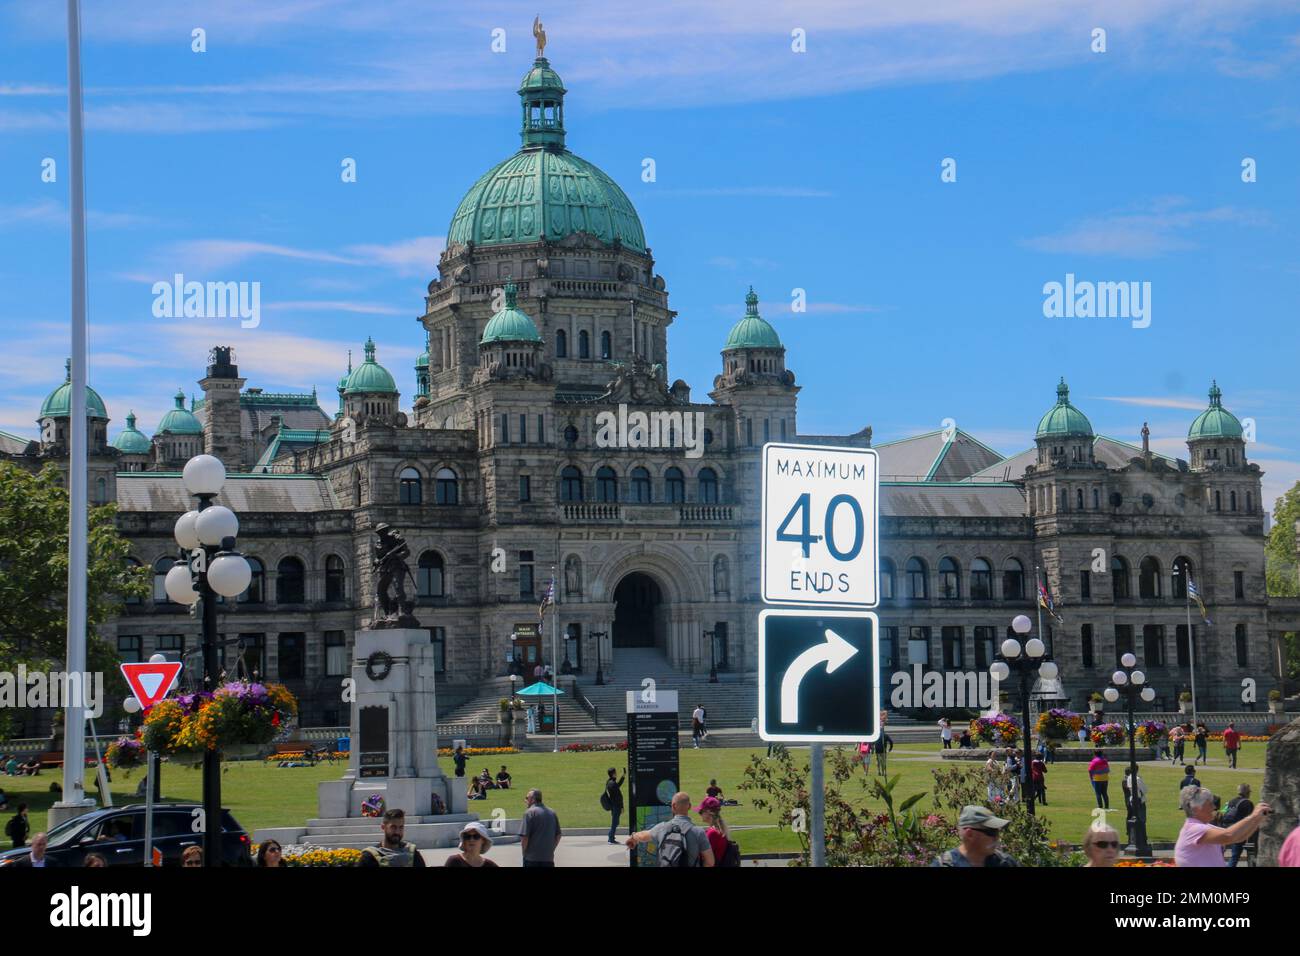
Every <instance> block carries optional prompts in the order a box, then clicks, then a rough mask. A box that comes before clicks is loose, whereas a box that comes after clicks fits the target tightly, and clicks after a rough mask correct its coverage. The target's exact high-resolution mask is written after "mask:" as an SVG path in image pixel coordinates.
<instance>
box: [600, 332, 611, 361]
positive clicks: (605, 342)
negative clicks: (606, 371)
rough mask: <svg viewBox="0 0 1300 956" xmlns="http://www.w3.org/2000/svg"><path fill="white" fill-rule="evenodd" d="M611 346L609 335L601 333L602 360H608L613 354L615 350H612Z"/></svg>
mask: <svg viewBox="0 0 1300 956" xmlns="http://www.w3.org/2000/svg"><path fill="white" fill-rule="evenodd" d="M610 346H611V343H610V338H609V333H608V332H601V333H600V357H601V358H603V359H607V358H609V357H610V356H611V355H612V354H613V350H612V349H611V347H610Z"/></svg>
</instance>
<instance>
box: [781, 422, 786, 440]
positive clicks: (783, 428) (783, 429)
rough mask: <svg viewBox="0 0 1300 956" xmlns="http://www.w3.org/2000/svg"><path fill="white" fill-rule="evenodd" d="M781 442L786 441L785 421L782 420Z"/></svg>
mask: <svg viewBox="0 0 1300 956" xmlns="http://www.w3.org/2000/svg"><path fill="white" fill-rule="evenodd" d="M781 441H785V419H784V418H783V419H781Z"/></svg>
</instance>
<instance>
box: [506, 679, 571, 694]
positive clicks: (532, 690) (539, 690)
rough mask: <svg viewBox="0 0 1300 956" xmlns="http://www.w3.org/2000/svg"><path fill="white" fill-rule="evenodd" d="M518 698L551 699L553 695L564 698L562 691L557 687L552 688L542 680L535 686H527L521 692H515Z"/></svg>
mask: <svg viewBox="0 0 1300 956" xmlns="http://www.w3.org/2000/svg"><path fill="white" fill-rule="evenodd" d="M515 693H516V694H517V695H518V696H520V697H551V696H553V695H555V694H558V695H559V696H561V697H563V696H564V691H562V690H560V689H559V688H558V687H552V686H551V685H550V684H548V683H546V681H544V680H539V681H538V682H537V683H536V684H529V685H528V686H527V687H525V688H524V689H523V690H518V691H515Z"/></svg>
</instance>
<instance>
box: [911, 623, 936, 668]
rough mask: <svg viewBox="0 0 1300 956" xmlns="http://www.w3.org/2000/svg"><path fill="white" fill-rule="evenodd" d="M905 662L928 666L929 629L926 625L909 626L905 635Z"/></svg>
mask: <svg viewBox="0 0 1300 956" xmlns="http://www.w3.org/2000/svg"><path fill="white" fill-rule="evenodd" d="M907 663H908V665H909V666H911V665H912V664H920V665H921V666H922V667H929V666H930V629H929V628H928V627H910V628H908V636H907Z"/></svg>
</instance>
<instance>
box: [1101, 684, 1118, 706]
mask: <svg viewBox="0 0 1300 956" xmlns="http://www.w3.org/2000/svg"><path fill="white" fill-rule="evenodd" d="M1101 696H1102V697H1105V698H1106V699H1107V700H1108V701H1110V702H1111V703H1112V704H1113V703H1115V701H1117V700H1119V691H1117V690H1116V689H1115V688H1114V687H1107V688H1106V689H1105V690H1104V691H1102V692H1101Z"/></svg>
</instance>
